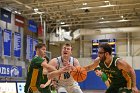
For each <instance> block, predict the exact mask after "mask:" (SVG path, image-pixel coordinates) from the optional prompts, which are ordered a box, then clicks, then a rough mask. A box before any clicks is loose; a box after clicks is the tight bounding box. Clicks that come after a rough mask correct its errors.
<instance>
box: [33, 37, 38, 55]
mask: <svg viewBox="0 0 140 93" xmlns="http://www.w3.org/2000/svg"><path fill="white" fill-rule="evenodd" d="M37 44H38V40H37V39H33V53H34V54H33V56H34V55H36V51H35V46H36V45H37Z"/></svg>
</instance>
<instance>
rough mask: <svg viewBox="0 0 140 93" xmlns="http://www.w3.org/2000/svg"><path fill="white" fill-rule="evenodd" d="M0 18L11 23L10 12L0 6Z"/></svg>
mask: <svg viewBox="0 0 140 93" xmlns="http://www.w3.org/2000/svg"><path fill="white" fill-rule="evenodd" d="M0 17H1V18H0V19H1V20H2V21H5V22H8V23H11V12H9V11H7V10H5V9H3V8H1V14H0Z"/></svg>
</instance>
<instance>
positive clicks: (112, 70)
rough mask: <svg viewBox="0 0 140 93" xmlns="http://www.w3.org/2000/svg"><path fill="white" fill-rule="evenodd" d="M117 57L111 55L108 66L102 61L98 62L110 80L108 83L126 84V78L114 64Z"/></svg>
mask: <svg viewBox="0 0 140 93" xmlns="http://www.w3.org/2000/svg"><path fill="white" fill-rule="evenodd" d="M118 59H119V58H118V57H113V58H112V62H111V63H110V65H109V66H107V65H106V64H105V63H104V62H100V63H99V65H100V67H101V70H102V71H103V72H104V73H105V74H106V75H107V76H108V78H109V79H110V80H111V82H110V85H115V86H116V85H121V84H122V85H126V80H125V78H124V76H123V74H122V70H119V69H118V68H117V66H116V62H117V60H118Z"/></svg>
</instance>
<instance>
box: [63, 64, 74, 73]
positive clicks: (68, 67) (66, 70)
mask: <svg viewBox="0 0 140 93" xmlns="http://www.w3.org/2000/svg"><path fill="white" fill-rule="evenodd" d="M71 67H72V66H71V65H70V64H67V65H66V66H64V67H63V68H61V71H62V72H69V71H71Z"/></svg>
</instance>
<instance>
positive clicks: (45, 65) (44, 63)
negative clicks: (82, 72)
mask: <svg viewBox="0 0 140 93" xmlns="http://www.w3.org/2000/svg"><path fill="white" fill-rule="evenodd" d="M41 66H42V67H43V68H47V70H48V72H52V71H56V70H57V69H56V68H55V67H53V66H52V65H49V64H47V60H46V59H44V61H43V62H42V63H41Z"/></svg>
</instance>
